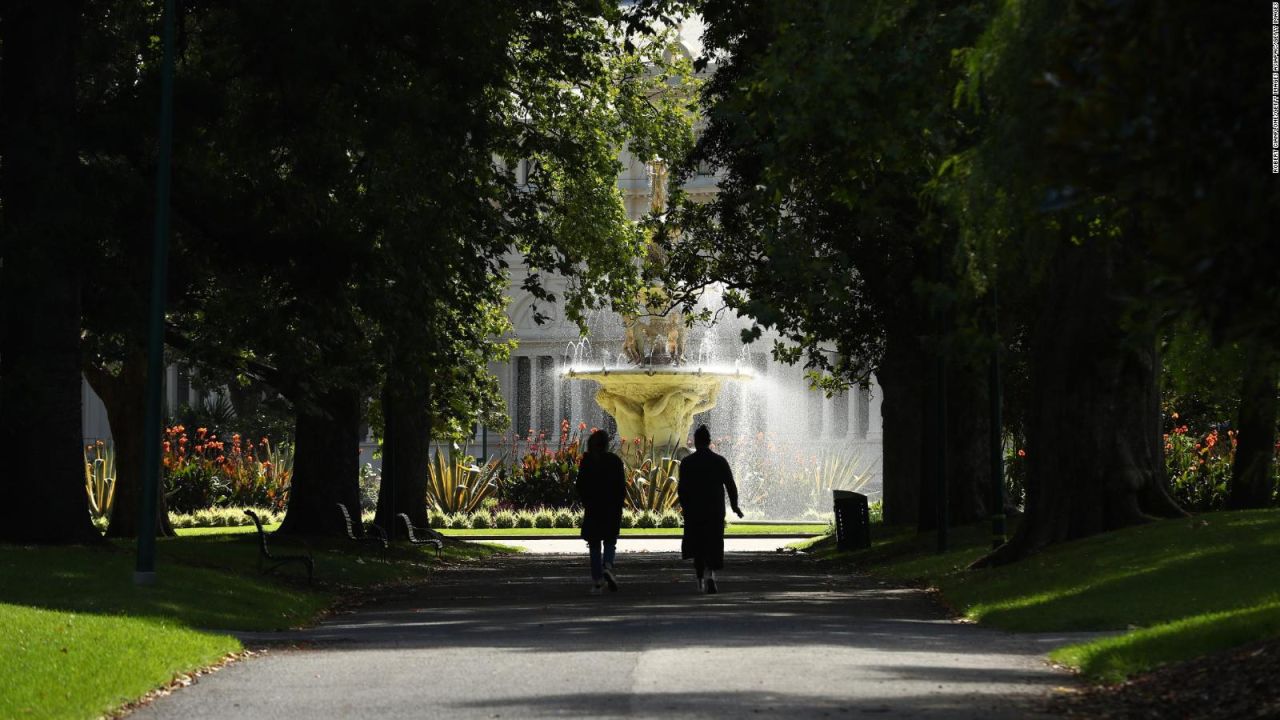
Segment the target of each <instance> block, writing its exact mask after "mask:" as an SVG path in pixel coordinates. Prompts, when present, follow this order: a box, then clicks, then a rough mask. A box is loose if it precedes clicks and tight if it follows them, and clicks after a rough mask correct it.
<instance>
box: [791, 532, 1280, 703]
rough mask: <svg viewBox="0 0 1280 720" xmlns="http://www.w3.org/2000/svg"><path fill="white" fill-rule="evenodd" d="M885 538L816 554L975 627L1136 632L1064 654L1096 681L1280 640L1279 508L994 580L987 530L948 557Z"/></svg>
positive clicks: (1055, 558) (1063, 556) (1105, 543)
mask: <svg viewBox="0 0 1280 720" xmlns="http://www.w3.org/2000/svg"><path fill="white" fill-rule="evenodd" d="M880 533H881V537H879V538H877V539H876V540H875V541H874V543H873V547H872V548H871V549H869V550H862V551H858V552H851V553H837V552H835V551H834V542H833V541H832V540H829V539H827V540H821V541H818V542H816V543H813V547H812V548H811V552H813V554H814V555H815V556H817V557H827V558H831V559H835V560H837V561H840V562H850V563H853V564H854V565H855V566H858V567H861V568H865V569H866V570H868V571H870V572H871V573H873V574H876V575H879V576H882V577H887V578H892V579H896V580H905V581H912V582H920V583H924V584H927V585H930V586H933V587H936V588H938V589H939V590H940V591H941V592H942V595H943V597H945V598H946V600H947V603H948V605H949V606H951V607H953V608H955V609H956V610H957V611H958V612H960V613H961V614H962V615H964V616H965V617H967V618H970V619H973V620H978V621H980V622H982V623H984V624H988V625H992V626H995V627H999V628H1004V629H1007V630H1016V631H1086V630H1094V631H1098V630H1118V631H1129V632H1127V633H1126V634H1124V635H1121V636H1118V637H1112V638H1107V639H1103V640H1099V641H1096V642H1091V643H1084V644H1081V645H1078V646H1073V647H1069V648H1063V649H1062V650H1059V651H1058V652H1057V653H1055V658H1058V659H1059V660H1060V661H1062V662H1064V663H1066V664H1070V665H1074V666H1077V667H1080V668H1081V669H1082V671H1083V672H1084V673H1086V674H1087V675H1088V676H1090V677H1094V678H1100V679H1104V678H1105V679H1115V678H1118V677H1122V676H1123V675H1125V674H1128V673H1132V672H1136V671H1139V670H1143V669H1147V668H1151V667H1155V666H1157V665H1159V664H1162V663H1165V662H1170V661H1173V660H1178V659H1183V658H1188V657H1193V656H1195V655H1198V654H1203V653H1207V652H1212V651H1213V650H1218V649H1223V648H1227V647H1231V646H1232V645H1235V644H1239V643H1241V642H1245V641H1248V640H1253V639H1258V638H1262V637H1269V636H1274V635H1278V634H1280V610H1277V608H1276V604H1275V603H1276V602H1277V601H1278V599H1280V563H1277V562H1276V561H1275V558H1276V557H1278V556H1280V555H1278V553H1280V511H1277V510H1256V511H1247V512H1223V513H1209V514H1205V515H1200V516H1197V517H1195V518H1192V519H1183V520H1166V521H1162V522H1155V523H1150V524H1147V525H1143V526H1139V527H1134V528H1129V529H1126V530H1122V531H1118V532H1113V533H1105V534H1102V535H1097V536H1094V537H1091V538H1086V539H1084V540H1080V541H1078V542H1073V543H1066V544H1063V545H1059V546H1055V547H1052V548H1050V549H1048V550H1045V551H1044V552H1041V553H1038V554H1036V555H1034V556H1032V557H1030V558H1027V559H1026V560H1023V561H1021V562H1018V563H1014V564H1012V565H1008V566H1005V567H999V568H992V569H986V570H968V569H967V567H968V565H969V564H970V563H971V562H972V561H973V560H975V559H977V558H979V557H981V556H982V554H983V553H984V552H986V542H985V540H986V535H985V527H984V526H971V527H968V528H957V529H956V530H955V531H954V532H953V536H952V541H953V542H952V549H951V551H950V552H947V553H943V554H938V553H936V552H934V551H933V542H934V536H933V535H923V536H917V535H915V534H914V533H910V532H907V533H905V534H904V533H901V532H900V533H898V534H894V535H886V534H884V531H880Z"/></svg>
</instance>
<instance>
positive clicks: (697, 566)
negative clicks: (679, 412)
mask: <svg viewBox="0 0 1280 720" xmlns="http://www.w3.org/2000/svg"><path fill="white" fill-rule="evenodd" d="M693 447H694V451H693V453H691V454H690V455H688V456H687V457H685V459H683V460H681V461H680V482H679V484H678V485H677V486H676V492H677V494H678V495H679V497H680V507H681V508H682V509H683V510H684V539H683V540H682V541H681V543H680V554H681V555H682V556H683V557H684V559H685V560H689V559H691V558H692V559H693V569H694V572H696V573H697V575H698V590H703V589H705V590H706V591H707V592H708V593H714V592H716V590H717V588H716V571H717V570H720V569H722V568H723V567H724V500H725V495H726V494H727V495H728V496H729V507H731V508H733V511H734V512H735V513H737V515H738V517H742V510H739V509H738V486H737V485H736V484H734V482H733V471H732V470H731V469H730V468H729V461H728V460H725V459H724V456H722V455H718V454H716V453H714V452H712V450H711V431H709V430H707V426H706V425H699V426H698V429H697V430H695V431H694V432H693ZM708 572H709V573H710V575H709V576H707V577H705V579H704V575H705V574H706V573H708Z"/></svg>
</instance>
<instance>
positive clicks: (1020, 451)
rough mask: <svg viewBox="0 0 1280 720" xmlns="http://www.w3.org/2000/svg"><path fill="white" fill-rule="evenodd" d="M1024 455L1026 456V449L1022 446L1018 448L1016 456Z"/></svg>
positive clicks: (1021, 456) (1022, 456)
mask: <svg viewBox="0 0 1280 720" xmlns="http://www.w3.org/2000/svg"><path fill="white" fill-rule="evenodd" d="M1026 456H1027V451H1026V450H1023V449H1022V448H1018V457H1020V458H1024V457H1026Z"/></svg>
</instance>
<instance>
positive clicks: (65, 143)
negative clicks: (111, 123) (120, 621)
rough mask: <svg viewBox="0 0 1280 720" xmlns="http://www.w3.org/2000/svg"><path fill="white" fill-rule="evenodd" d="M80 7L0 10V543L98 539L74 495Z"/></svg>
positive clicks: (79, 493)
mask: <svg viewBox="0 0 1280 720" xmlns="http://www.w3.org/2000/svg"><path fill="white" fill-rule="evenodd" d="M80 5H81V3H80V2H76V1H74V0H66V1H65V2H46V1H45V0H7V1H6V2H5V3H4V5H3V6H2V7H3V9H2V10H0V13H3V14H2V15H0V42H3V44H4V67H3V74H4V83H3V86H2V87H0V92H2V93H3V94H2V95H0V113H2V116H0V156H3V157H4V171H3V173H2V174H0V198H3V204H4V216H3V221H4V227H3V229H2V230H0V238H2V239H0V259H2V267H3V270H2V271H0V272H2V273H3V274H2V275H0V313H3V316H2V317H0V453H2V454H3V456H4V462H3V463H2V464H0V472H3V473H4V476H3V478H0V487H3V488H4V502H3V503H0V508H2V509H0V540H9V541H14V542H84V541H100V540H101V536H100V535H99V533H98V531H97V529H95V528H94V527H93V523H92V522H91V521H90V517H89V500H88V497H87V496H86V494H85V490H84V466H83V462H84V455H83V452H84V448H83V447H82V443H83V441H84V437H83V435H82V428H81V422H82V418H81V394H80V393H81V382H82V381H81V377H80V280H79V272H78V267H79V260H78V258H79V254H80V253H79V252H78V248H79V242H78V239H79V237H80V233H81V232H82V228H81V227H80V226H79V215H80V213H79V211H78V207H77V205H78V202H77V198H76V194H75V190H74V188H75V186H76V182H75V176H76V174H77V170H76V168H77V162H78V160H77V155H76V152H77V149H76V139H75V136H74V130H73V120H74V116H75V79H76V78H75V62H74V55H75V49H76V42H77V38H78V36H79V31H80V28H79V24H80V23H79V18H80Z"/></svg>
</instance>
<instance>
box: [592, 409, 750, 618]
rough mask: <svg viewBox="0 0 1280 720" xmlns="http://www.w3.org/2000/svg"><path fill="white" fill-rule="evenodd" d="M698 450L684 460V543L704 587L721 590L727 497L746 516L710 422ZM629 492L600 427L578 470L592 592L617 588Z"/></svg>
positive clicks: (699, 433)
mask: <svg viewBox="0 0 1280 720" xmlns="http://www.w3.org/2000/svg"><path fill="white" fill-rule="evenodd" d="M693 447H694V451H693V453H691V454H690V455H688V456H687V457H685V458H684V459H683V460H681V461H680V483H679V486H678V487H677V494H678V496H679V500H680V508H681V510H683V512H684V539H683V540H682V541H681V544H680V551H681V555H682V557H683V558H684V559H685V560H693V568H694V571H695V572H696V573H697V577H698V590H699V591H705V592H707V593H715V592H717V591H718V588H717V587H716V571H717V570H719V569H721V568H723V567H724V501H725V495H726V494H727V495H728V497H729V507H731V508H733V511H734V512H735V513H737V515H738V517H742V511H741V510H739V509H738V486H737V485H735V484H734V482H733V473H732V472H731V471H730V469H729V461H727V460H725V459H724V457H722V456H720V455H717V454H716V453H714V452H712V450H711V432H710V431H709V430H707V426H706V425H700V426H698V429H697V430H696V431H694V433H693ZM626 494H627V481H626V472H625V470H624V469H623V465H622V459H621V458H619V457H618V456H617V455H615V454H613V453H611V452H609V433H607V432H605V431H603V430H597V431H595V432H593V433H591V436H590V437H589V438H587V452H586V453H585V454H584V455H583V456H582V465H581V466H579V468H578V496H579V497H580V498H581V499H582V508H583V518H582V537H583V539H584V540H586V541H587V546H588V548H589V549H590V551H591V581H592V587H591V592H592V593H593V594H599V593H600V592H602V591H603V588H604V587H605V586H606V585H607V586H608V588H609V589H610V590H613V591H617V589H618V579H617V577H616V576H615V575H614V571H613V562H614V557H615V552H616V550H617V544H618V533H619V532H620V530H621V527H622V503H623V500H624V499H625V497H626Z"/></svg>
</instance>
